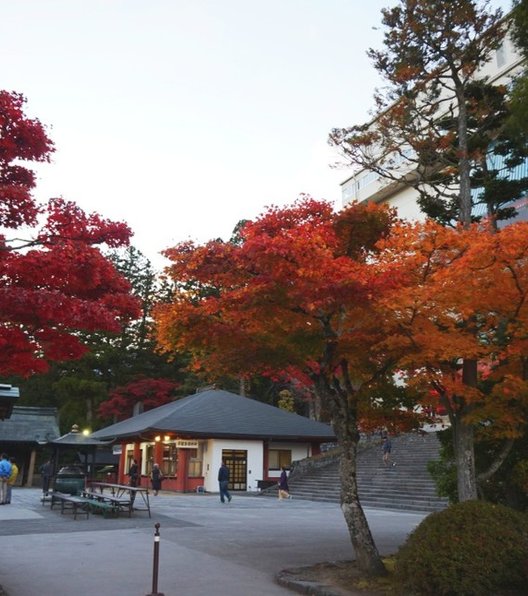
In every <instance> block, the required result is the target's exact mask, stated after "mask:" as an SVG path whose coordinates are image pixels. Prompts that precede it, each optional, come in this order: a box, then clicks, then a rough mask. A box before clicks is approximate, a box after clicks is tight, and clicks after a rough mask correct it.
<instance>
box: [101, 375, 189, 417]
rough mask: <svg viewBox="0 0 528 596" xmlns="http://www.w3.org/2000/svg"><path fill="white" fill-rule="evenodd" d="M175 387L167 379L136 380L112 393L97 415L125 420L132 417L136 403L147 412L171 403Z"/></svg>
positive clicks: (175, 385) (176, 384) (174, 384)
mask: <svg viewBox="0 0 528 596" xmlns="http://www.w3.org/2000/svg"><path fill="white" fill-rule="evenodd" d="M176 387H178V383H176V382H174V381H170V380H169V379H150V378H148V379H147V378H145V379H136V380H135V381H131V382H130V383H127V384H126V385H124V386H123V387H118V388H117V389H115V390H114V391H112V392H111V393H110V397H109V399H108V400H106V401H105V402H103V403H102V404H101V405H100V406H99V411H98V413H99V415H100V416H101V417H102V418H113V419H114V420H125V419H126V418H130V416H132V415H133V411H134V407H135V406H136V404H138V403H140V404H142V410H143V411H147V410H152V409H153V408H157V407H159V406H163V405H164V404H167V403H169V402H171V401H173V400H174V390H175V389H176Z"/></svg>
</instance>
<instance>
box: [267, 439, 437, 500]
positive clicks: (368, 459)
mask: <svg viewBox="0 0 528 596" xmlns="http://www.w3.org/2000/svg"><path fill="white" fill-rule="evenodd" d="M391 443H392V453H391V458H392V460H393V461H394V462H395V464H396V465H395V466H392V465H389V466H386V465H385V464H384V463H383V460H382V452H381V445H380V442H379V441H372V445H370V446H369V445H368V443H367V445H366V446H365V447H364V448H363V449H362V450H361V451H360V454H359V458H358V485H359V497H360V501H361V504H362V505H363V506H365V507H373V508H378V509H406V510H411V511H439V510H441V509H444V508H445V507H447V505H448V501H447V499H443V498H440V497H438V496H437V494H436V487H435V484H434V482H433V479H432V478H431V476H430V474H429V472H428V470H427V462H429V461H430V460H435V459H438V452H439V449H440V444H439V441H438V438H437V436H436V434H435V433H425V434H424V435H423V436H422V435H420V434H415V433H409V434H405V435H400V436H399V437H392V438H391ZM338 468H339V464H338V462H337V461H335V459H334V461H333V462H331V463H328V464H327V465H323V466H321V467H318V468H311V469H308V471H306V472H304V473H301V472H299V473H294V474H292V477H291V478H290V480H289V486H290V492H291V494H292V496H293V498H295V499H307V500H311V501H327V502H332V503H334V502H335V503H339V500H340V486H341V484H340V479H339V469H338ZM264 492H266V493H268V494H272V495H275V496H276V488H272V489H268V490H267V491H264Z"/></svg>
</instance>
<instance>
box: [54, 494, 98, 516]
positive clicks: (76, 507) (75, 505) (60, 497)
mask: <svg viewBox="0 0 528 596" xmlns="http://www.w3.org/2000/svg"><path fill="white" fill-rule="evenodd" d="M58 503H60V506H61V513H64V512H65V511H72V513H73V519H77V514H78V513H82V514H84V515H86V517H87V518H88V516H89V515H90V511H89V509H88V499H85V498H84V497H78V496H76V495H68V494H66V493H61V492H58V491H53V492H52V493H51V505H50V508H51V509H53V507H54V506H55V505H56V504H58Z"/></svg>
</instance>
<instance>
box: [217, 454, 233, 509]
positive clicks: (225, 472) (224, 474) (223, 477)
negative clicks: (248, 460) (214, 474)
mask: <svg viewBox="0 0 528 596" xmlns="http://www.w3.org/2000/svg"><path fill="white" fill-rule="evenodd" d="M218 485H219V486H220V501H222V503H225V500H226V499H227V500H228V502H229V503H231V495H230V494H229V491H228V490H227V487H228V486H229V468H228V467H227V466H226V464H225V461H222V465H221V466H220V469H219V470H218Z"/></svg>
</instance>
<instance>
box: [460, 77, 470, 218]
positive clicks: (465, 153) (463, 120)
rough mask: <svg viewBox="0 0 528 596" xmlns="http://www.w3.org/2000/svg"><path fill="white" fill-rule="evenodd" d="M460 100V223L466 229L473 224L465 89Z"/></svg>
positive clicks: (461, 92) (461, 91) (461, 89)
mask: <svg viewBox="0 0 528 596" xmlns="http://www.w3.org/2000/svg"><path fill="white" fill-rule="evenodd" d="M457 100H458V106H457V107H458V175H459V185H460V188H459V194H458V197H459V207H460V222H461V223H462V224H463V225H464V227H466V228H467V227H468V226H469V225H470V224H471V208H472V199H471V164H470V162H469V150H468V147H469V143H468V130H467V118H468V116H467V106H466V98H465V96H464V89H463V88H459V89H458V90H457Z"/></svg>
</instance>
